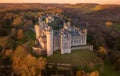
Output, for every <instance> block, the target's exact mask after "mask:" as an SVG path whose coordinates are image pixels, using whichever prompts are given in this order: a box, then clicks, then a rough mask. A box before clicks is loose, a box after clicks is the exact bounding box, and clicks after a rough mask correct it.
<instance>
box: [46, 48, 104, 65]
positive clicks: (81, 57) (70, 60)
mask: <svg viewBox="0 0 120 76" xmlns="http://www.w3.org/2000/svg"><path fill="white" fill-rule="evenodd" d="M47 60H48V62H50V63H65V64H71V65H78V66H83V65H88V64H89V63H91V62H93V63H95V64H99V63H101V62H102V61H101V59H100V58H98V57H97V56H96V55H95V54H94V53H93V52H92V51H89V50H73V51H72V52H71V54H63V55H61V54H60V51H56V52H55V53H54V54H53V55H52V56H50V57H48V58H47Z"/></svg>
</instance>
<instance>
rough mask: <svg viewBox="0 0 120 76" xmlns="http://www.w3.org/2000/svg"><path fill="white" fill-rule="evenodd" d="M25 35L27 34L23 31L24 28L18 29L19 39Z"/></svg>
mask: <svg viewBox="0 0 120 76" xmlns="http://www.w3.org/2000/svg"><path fill="white" fill-rule="evenodd" d="M24 37H25V34H24V32H23V29H19V30H18V31H17V39H18V40H19V39H23V38H24Z"/></svg>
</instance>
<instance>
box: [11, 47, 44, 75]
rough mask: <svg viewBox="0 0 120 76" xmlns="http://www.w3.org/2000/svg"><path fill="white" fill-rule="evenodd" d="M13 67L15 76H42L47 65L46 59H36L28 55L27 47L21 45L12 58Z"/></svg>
mask: <svg viewBox="0 0 120 76" xmlns="http://www.w3.org/2000/svg"><path fill="white" fill-rule="evenodd" d="M12 62H13V63H12V67H13V72H14V74H15V75H20V76H35V75H40V74H41V71H42V70H44V68H45V65H46V59H45V58H42V57H40V58H35V57H33V56H32V55H31V54H28V52H27V49H26V48H25V46H23V45H20V46H18V47H17V48H16V50H15V51H14V53H13V56H12Z"/></svg>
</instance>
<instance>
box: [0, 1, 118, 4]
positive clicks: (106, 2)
mask: <svg viewBox="0 0 120 76" xmlns="http://www.w3.org/2000/svg"><path fill="white" fill-rule="evenodd" d="M0 3H71V4H75V3H98V4H120V0H0Z"/></svg>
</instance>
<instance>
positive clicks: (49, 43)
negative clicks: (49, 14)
mask: <svg viewBox="0 0 120 76" xmlns="http://www.w3.org/2000/svg"><path fill="white" fill-rule="evenodd" d="M46 36H47V56H51V55H52V54H53V30H52V29H50V28H48V31H47V32H46Z"/></svg>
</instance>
